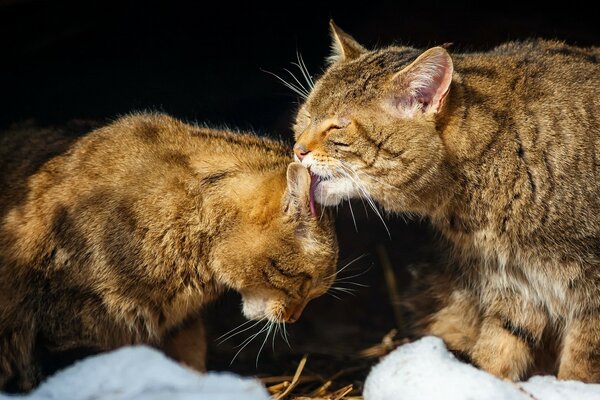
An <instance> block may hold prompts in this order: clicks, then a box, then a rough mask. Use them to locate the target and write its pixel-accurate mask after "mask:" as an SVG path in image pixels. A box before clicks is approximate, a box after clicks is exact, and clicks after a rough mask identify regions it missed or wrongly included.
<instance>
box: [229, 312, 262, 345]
mask: <svg viewBox="0 0 600 400" xmlns="http://www.w3.org/2000/svg"><path fill="white" fill-rule="evenodd" d="M264 320H265V319H264V318H263V319H259V320H258V321H252V320H250V322H254V324H252V325H251V326H249V327H246V328H244V329H242V330H241V331H239V332H235V333H232V334H231V335H228V336H227V337H225V338H223V339H221V338H218V339H217V340H218V341H219V344H223V343H224V342H225V341H227V340H229V339H231V338H233V337H235V336H237V335H239V334H240V333H244V332H246V331H248V330H250V329H252V328H254V327H255V326H256V325H258V324H259V323H261V322H262V321H264ZM244 325H245V324H244ZM240 328H241V326H240ZM223 336H225V335H223ZM219 339H220V340H219Z"/></svg>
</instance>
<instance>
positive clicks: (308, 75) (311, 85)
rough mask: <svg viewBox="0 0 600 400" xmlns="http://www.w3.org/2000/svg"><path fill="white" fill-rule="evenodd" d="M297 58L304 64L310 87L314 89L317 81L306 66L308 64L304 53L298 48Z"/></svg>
mask: <svg viewBox="0 0 600 400" xmlns="http://www.w3.org/2000/svg"><path fill="white" fill-rule="evenodd" d="M296 58H297V59H298V62H299V63H300V64H301V65H302V67H303V68H304V71H305V72H306V78H307V81H308V82H309V84H310V88H311V89H313V88H314V87H315V81H313V79H312V76H310V73H309V72H308V68H306V64H305V63H304V58H302V54H300V52H299V51H298V50H296Z"/></svg>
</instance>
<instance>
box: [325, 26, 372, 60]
mask: <svg viewBox="0 0 600 400" xmlns="http://www.w3.org/2000/svg"><path fill="white" fill-rule="evenodd" d="M329 30H330V32H331V55H330V56H329V57H328V58H327V62H328V63H329V64H334V63H336V62H341V61H348V60H353V59H355V58H357V57H358V56H360V55H361V54H363V53H365V52H366V51H367V50H366V49H365V48H364V47H362V46H361V45H360V44H358V42H357V41H356V40H354V38H353V37H352V36H350V35H348V34H347V33H346V32H344V31H343V30H341V29H340V27H338V26H337V25H336V24H335V22H333V20H329Z"/></svg>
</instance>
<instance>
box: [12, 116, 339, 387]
mask: <svg viewBox="0 0 600 400" xmlns="http://www.w3.org/2000/svg"><path fill="white" fill-rule="evenodd" d="M67 133H69V132H68V131H67V132H59V131H56V130H40V129H34V128H22V129H14V130H12V131H10V132H6V133H4V135H3V136H2V137H1V138H0V140H1V141H2V142H1V143H0V163H2V164H0V165H2V167H3V168H2V174H0V388H11V389H15V390H28V389H31V388H32V387H33V386H34V385H36V384H37V383H38V382H39V380H40V379H41V378H42V377H43V376H44V375H45V373H46V371H45V370H44V369H43V363H42V361H43V360H42V359H41V358H42V355H43V354H46V353H48V352H51V353H52V352H58V351H61V352H62V351H70V350H71V349H74V348H88V349H91V350H93V351H104V350H109V349H114V348H116V347H118V346H123V345H127V344H148V345H152V346H155V347H157V348H160V349H163V350H164V351H165V352H166V353H167V354H169V355H171V356H172V357H174V358H176V359H178V360H180V361H182V362H185V363H187V364H189V365H190V366H192V367H194V368H196V369H199V370H202V369H204V362H205V361H204V357H205V344H204V334H203V326H202V322H201V321H200V313H201V312H202V308H203V306H204V305H205V304H206V303H207V302H209V301H211V300H212V299H214V298H215V297H216V296H218V295H219V294H220V293H221V292H223V291H224V290H226V289H233V290H236V291H238V292H240V293H241V294H242V300H243V303H244V313H245V314H246V316H247V317H249V318H252V319H262V318H265V320H268V321H272V322H273V323H281V322H283V321H284V320H286V318H288V317H287V314H293V315H297V314H299V311H301V308H303V307H304V305H305V304H306V302H307V301H309V300H310V299H311V298H313V297H316V296H318V295H321V294H323V293H324V292H325V291H326V290H327V289H328V287H329V285H330V284H331V281H332V280H333V279H334V278H335V266H336V262H337V243H336V238H335V232H334V229H333V222H332V220H331V218H330V216H329V215H328V214H327V213H325V215H324V216H323V218H322V219H320V220H317V219H315V218H313V217H312V216H311V214H310V210H309V205H308V187H309V184H308V183H307V182H308V181H309V179H310V177H309V175H308V172H307V171H306V169H305V168H303V167H301V166H300V165H298V164H295V163H292V164H291V165H290V161H291V160H290V156H289V154H288V149H287V147H286V146H284V145H283V144H281V143H279V142H276V141H272V140H268V139H265V138H259V137H257V136H255V135H251V134H242V133H232V132H227V131H219V130H213V129H208V128H201V127H198V126H193V125H188V124H185V123H183V122H181V121H178V120H176V119H174V118H171V117H169V116H166V115H161V114H137V115H130V116H127V117H124V118H120V119H118V120H117V121H115V122H114V123H112V124H110V125H107V126H104V127H102V128H100V129H97V130H95V131H93V132H91V133H89V134H87V135H85V136H83V137H80V138H77V137H74V136H71V137H69V136H68V135H66V134H67ZM288 165H289V166H288ZM290 179H291V181H289V180H290ZM290 183H293V184H294V185H291V184H290ZM299 232H300V233H299ZM223 317H224V318H227V316H223Z"/></svg>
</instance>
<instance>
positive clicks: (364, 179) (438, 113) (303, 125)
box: [295, 25, 600, 382]
mask: <svg viewBox="0 0 600 400" xmlns="http://www.w3.org/2000/svg"><path fill="white" fill-rule="evenodd" d="M332 34H333V39H334V45H333V47H334V55H333V58H332V63H331V65H330V67H329V68H328V70H327V71H326V72H325V74H324V75H323V77H321V79H319V80H318V81H317V82H316V85H315V87H314V89H313V91H312V92H311V93H310V95H309V96H308V98H307V99H306V101H305V103H304V104H303V105H302V106H301V107H300V109H299V111H298V116H297V121H296V125H295V132H296V139H297V142H296V145H295V153H296V157H297V159H298V160H301V161H302V163H303V164H304V165H306V166H307V167H308V168H310V170H311V173H312V174H314V175H316V176H318V177H319V179H320V182H319V183H318V184H317V185H316V188H315V191H314V192H315V193H314V196H315V198H316V199H317V201H318V202H320V203H322V204H326V205H332V204H337V203H339V202H340V201H342V200H343V199H346V198H347V197H348V196H350V197H363V198H371V199H373V200H374V201H375V202H376V203H378V204H380V205H381V206H382V207H383V208H384V209H385V210H386V211H388V212H395V213H413V214H417V215H419V216H422V217H427V218H428V219H430V221H431V222H432V223H433V225H434V226H436V227H437V228H438V229H439V230H440V231H441V232H442V233H443V234H444V236H445V237H446V238H447V239H448V240H449V242H451V243H452V245H453V246H452V252H453V254H454V259H455V260H456V263H457V264H458V266H456V267H453V268H452V269H451V271H450V272H449V274H448V277H447V278H444V279H440V280H439V282H446V283H447V284H449V285H450V286H451V290H448V289H447V288H446V289H440V294H439V296H440V299H441V300H440V304H441V305H440V307H439V309H438V310H437V312H436V313H435V314H433V315H430V316H429V317H428V318H426V320H425V321H424V325H423V330H422V333H423V334H434V335H438V336H440V337H442V338H443V339H444V340H445V341H446V343H447V344H448V346H449V347H450V348H452V349H454V350H457V351H459V352H462V353H464V354H466V355H467V356H468V357H469V358H471V359H472V360H473V362H474V363H475V364H476V365H478V366H480V367H482V368H484V369H486V370H488V371H490V372H492V373H494V374H496V375H498V376H501V377H505V378H510V379H520V378H523V377H525V376H527V374H529V373H531V371H532V367H533V365H534V363H535V362H536V360H535V358H536V355H535V354H536V353H539V349H540V348H544V347H546V346H548V344H549V343H550V342H553V343H556V346H553V347H554V350H555V351H556V354H557V358H556V359H555V364H554V366H553V367H552V368H553V369H552V370H551V371H552V372H555V373H558V376H559V377H560V378H563V379H580V380H584V381H593V382H598V381H600V355H599V354H598V349H599V348H600V217H598V215H600V214H599V212H600V184H599V183H598V182H599V181H598V172H597V166H598V165H599V164H600V155H599V152H600V119H598V114H599V113H600V96H598V93H599V92H600V64H599V61H600V49H599V48H590V49H583V48H577V47H573V46H568V45H566V44H564V43H560V42H556V41H544V40H538V41H530V42H523V43H508V44H505V45H501V46H499V47H497V48H495V49H493V50H491V51H489V52H484V53H472V54H453V55H452V56H450V55H449V53H448V52H447V51H446V50H445V49H444V48H442V47H435V48H432V49H429V50H427V51H424V52H423V51H420V50H417V49H414V48H410V47H400V46H393V47H389V48H384V49H380V50H375V51H367V50H366V49H364V48H363V47H362V46H361V45H359V44H358V43H357V42H356V41H355V40H354V39H353V38H351V37H350V36H348V35H347V34H346V33H344V32H343V31H341V30H340V29H339V28H337V27H335V25H332ZM548 337H552V338H553V339H548Z"/></svg>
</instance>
